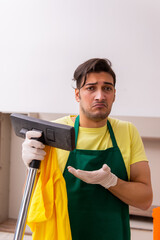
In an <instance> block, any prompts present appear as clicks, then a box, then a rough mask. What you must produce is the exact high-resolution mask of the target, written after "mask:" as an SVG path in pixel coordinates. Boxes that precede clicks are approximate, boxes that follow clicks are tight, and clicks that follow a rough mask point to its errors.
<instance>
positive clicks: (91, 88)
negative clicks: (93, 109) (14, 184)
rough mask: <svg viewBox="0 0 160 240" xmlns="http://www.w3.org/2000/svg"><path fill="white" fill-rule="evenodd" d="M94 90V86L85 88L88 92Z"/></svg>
mask: <svg viewBox="0 0 160 240" xmlns="http://www.w3.org/2000/svg"><path fill="white" fill-rule="evenodd" d="M94 89H95V87H94V86H90V87H87V90H88V91H93V90H94Z"/></svg>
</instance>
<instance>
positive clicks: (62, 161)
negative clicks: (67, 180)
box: [55, 116, 148, 179]
mask: <svg viewBox="0 0 160 240" xmlns="http://www.w3.org/2000/svg"><path fill="white" fill-rule="evenodd" d="M71 117H75V116H66V117H63V118H60V119H57V120H56V121H55V122H57V123H61V124H66V125H70V126H74V123H73V121H72V119H71ZM108 120H109V121H110V123H111V126H112V129H113V132H114V135H115V138H116V141H117V145H118V147H119V149H120V151H121V154H122V157H123V160H124V163H125V166H126V170H127V174H128V178H129V179H130V165H131V164H133V163H136V162H140V161H148V160H147V157H146V154H145V151H144V146H143V143H142V140H141V137H140V135H139V133H138V131H137V129H136V127H135V126H134V125H133V124H132V123H130V122H126V121H121V120H118V119H113V118H108ZM110 147H112V142H111V138H110V134H109V130H108V129H107V124H106V126H104V127H101V128H84V127H79V133H78V140H77V149H85V150H105V149H107V148H110ZM56 151H57V158H58V163H59V168H60V170H61V172H62V173H63V171H64V168H65V165H66V162H67V159H68V156H69V152H68V151H65V150H62V149H56Z"/></svg>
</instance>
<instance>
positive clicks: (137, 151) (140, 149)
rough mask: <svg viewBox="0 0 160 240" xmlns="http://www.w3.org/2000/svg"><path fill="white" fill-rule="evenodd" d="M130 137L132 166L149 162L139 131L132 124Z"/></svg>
mask: <svg viewBox="0 0 160 240" xmlns="http://www.w3.org/2000/svg"><path fill="white" fill-rule="evenodd" d="M129 128H130V137H131V162H130V164H133V163H136V162H141V161H148V159H147V156H146V153H145V149H144V145H143V142H142V139H141V136H140V134H139V132H138V130H137V128H136V127H135V126H134V125H133V124H132V123H130V126H129Z"/></svg>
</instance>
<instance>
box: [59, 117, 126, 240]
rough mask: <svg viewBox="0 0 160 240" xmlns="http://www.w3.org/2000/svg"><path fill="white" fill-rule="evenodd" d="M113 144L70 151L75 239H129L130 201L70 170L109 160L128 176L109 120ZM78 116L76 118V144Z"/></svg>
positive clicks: (94, 167) (69, 179)
mask: <svg viewBox="0 0 160 240" xmlns="http://www.w3.org/2000/svg"><path fill="white" fill-rule="evenodd" d="M107 127H108V129H109V133H110V137H111V140H112V144H113V147H111V148H108V149H106V150H80V149H75V150H73V151H72V152H70V155H69V158H68V161H67V164H66V167H65V170H64V174H63V175H64V178H65V181H66V187H67V195H68V211H69V218H70V224H71V232H72V239H73V240H129V239H130V226H129V210H128V205H127V204H125V203H124V202H122V201H121V200H120V199H118V198H117V197H115V196H114V195H113V194H112V193H110V192H109V191H108V190H107V189H105V188H104V187H102V186H101V185H98V184H87V183H85V182H83V181H81V180H80V179H78V178H76V177H75V176H73V175H72V174H71V173H69V172H68V170H67V166H73V167H74V168H76V169H81V170H86V171H93V170H98V169H100V168H101V167H102V165H103V164H104V163H106V164H107V165H108V166H109V167H110V168H111V172H112V173H114V174H115V175H116V176H117V177H119V178H120V179H123V180H125V181H127V180H128V176H127V172H126V168H125V164H124V161H123V158H122V155H121V152H120V150H119V148H118V146H117V143H116V139H115V136H114V133H113V130H112V127H111V124H110V123H109V121H107ZM78 130H79V116H78V117H77V118H76V121H75V133H76V144H77V138H78Z"/></svg>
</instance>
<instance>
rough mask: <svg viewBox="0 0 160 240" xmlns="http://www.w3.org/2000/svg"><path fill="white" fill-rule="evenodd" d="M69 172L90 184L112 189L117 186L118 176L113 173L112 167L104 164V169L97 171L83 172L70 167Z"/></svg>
mask: <svg viewBox="0 0 160 240" xmlns="http://www.w3.org/2000/svg"><path fill="white" fill-rule="evenodd" d="M68 171H69V172H70V173H72V174H73V175H74V176H75V177H77V178H79V179H81V180H82V181H84V182H86V183H90V184H100V185H101V186H103V187H104V188H110V187H113V186H115V185H116V184H117V180H118V178H117V176H116V175H114V174H113V173H111V170H110V167H108V165H107V164H104V165H103V166H102V168H100V169H99V170H96V171H83V170H79V169H75V168H73V167H71V166H68Z"/></svg>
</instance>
